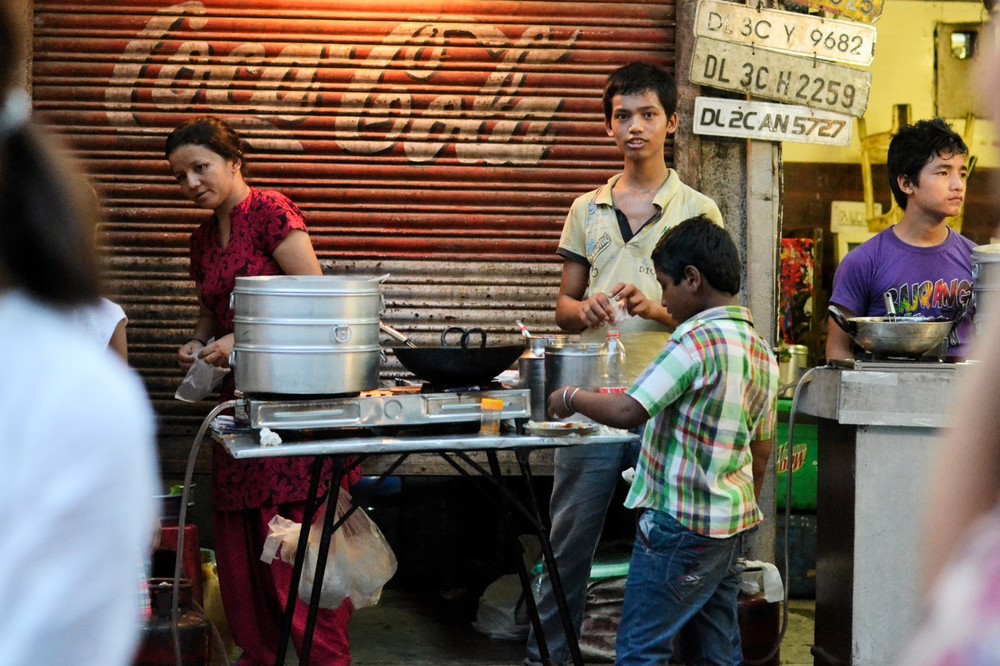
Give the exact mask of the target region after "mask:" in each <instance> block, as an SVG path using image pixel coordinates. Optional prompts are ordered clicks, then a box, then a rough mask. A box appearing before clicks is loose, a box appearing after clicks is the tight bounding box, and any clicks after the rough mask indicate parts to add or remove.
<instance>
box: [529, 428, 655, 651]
mask: <svg viewBox="0 0 1000 666" xmlns="http://www.w3.org/2000/svg"><path fill="white" fill-rule="evenodd" d="M638 454H639V444H638V443H634V444H591V445H584V446H571V447H565V448H559V449H556V452H555V471H554V479H553V482H552V498H551V500H550V502H549V513H550V515H551V518H552V528H551V530H550V531H549V539H550V540H551V542H552V550H553V553H554V555H555V559H556V568H557V570H558V571H559V580H560V581H561V582H562V586H563V592H564V593H565V594H566V603H567V606H568V607H569V611H570V617H571V618H572V620H573V627H574V628H575V630H576V634H577V635H578V636H579V634H580V626H581V625H582V624H583V609H584V605H585V604H586V601H587V583H588V581H589V580H590V567H591V565H592V564H593V561H594V552H595V551H596V550H597V544H598V542H599V541H600V539H601V532H602V531H603V530H604V518H605V516H606V515H607V513H608V505H609V504H610V503H611V498H612V497H613V495H614V491H615V487H616V486H617V485H618V483H620V482H621V481H622V478H621V472H622V470H625V469H628V468H629V467H631V466H633V465H634V464H635V461H636V459H637V457H638ZM535 601H536V602H537V604H538V614H539V616H540V618H541V621H542V632H543V634H544V635H545V644H546V646H547V647H548V649H549V659H550V660H551V663H553V664H563V663H565V662H566V659H567V658H568V656H569V654H568V652H569V648H568V645H567V643H566V634H565V633H564V632H563V626H562V622H561V620H560V619H559V607H558V606H557V605H556V600H555V595H554V594H553V593H552V586H551V584H550V583H549V577H548V573H547V572H546V571H543V572H542V576H541V579H540V581H539V584H538V586H537V587H536V589H535ZM541 663H542V661H541V658H540V656H539V654H538V645H537V643H536V639H535V630H534V627H532V629H531V633H530V634H529V635H528V657H527V659H525V661H524V664H525V666H537V665H538V664H541Z"/></svg>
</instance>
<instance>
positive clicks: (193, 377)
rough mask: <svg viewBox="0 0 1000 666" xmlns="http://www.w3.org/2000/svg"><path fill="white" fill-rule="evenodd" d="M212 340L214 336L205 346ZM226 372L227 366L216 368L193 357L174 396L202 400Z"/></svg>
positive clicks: (181, 398) (191, 400) (186, 399)
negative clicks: (192, 361)
mask: <svg viewBox="0 0 1000 666" xmlns="http://www.w3.org/2000/svg"><path fill="white" fill-rule="evenodd" d="M213 342H215V338H212V339H211V340H209V341H208V344H207V345H206V346H208V345H210V344H212V343H213ZM227 372H229V368H217V367H215V366H214V365H209V364H208V363H206V362H205V360H204V359H201V358H195V360H194V363H192V364H191V367H190V368H188V371H187V374H186V375H184V381H182V382H181V385H180V386H178V387H177V391H176V392H175V393H174V397H175V398H177V399H178V400H183V401H184V402H196V401H198V400H204V399H205V398H207V397H208V396H209V395H211V393H212V391H214V390H215V388H216V387H217V386H218V385H219V384H221V383H222V378H223V377H225V376H226V373H227Z"/></svg>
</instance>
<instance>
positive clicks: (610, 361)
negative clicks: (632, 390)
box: [598, 329, 628, 393]
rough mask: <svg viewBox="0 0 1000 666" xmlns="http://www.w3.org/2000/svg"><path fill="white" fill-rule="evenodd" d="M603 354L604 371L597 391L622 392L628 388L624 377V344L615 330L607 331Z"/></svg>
mask: <svg viewBox="0 0 1000 666" xmlns="http://www.w3.org/2000/svg"><path fill="white" fill-rule="evenodd" d="M603 356H604V372H603V373H602V377H601V385H600V387H599V388H598V392H600V393H624V392H625V391H626V390H627V389H628V381H627V380H626V379H625V345H624V344H622V339H621V334H620V333H619V332H618V331H617V330H614V329H612V330H610V331H608V336H607V338H606V339H605V341H604V350H603Z"/></svg>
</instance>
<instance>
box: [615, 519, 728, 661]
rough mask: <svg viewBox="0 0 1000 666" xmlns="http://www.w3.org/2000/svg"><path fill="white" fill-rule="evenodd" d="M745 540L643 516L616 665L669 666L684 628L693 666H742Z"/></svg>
mask: <svg viewBox="0 0 1000 666" xmlns="http://www.w3.org/2000/svg"><path fill="white" fill-rule="evenodd" d="M745 534H746V533H745V532H743V533H740V534H737V535H736V536H733V537H729V538H728V539H710V538H709V537H705V536H702V535H700V534H697V533H696V532H692V531H691V530H689V529H687V528H686V527H684V526H682V525H681V524H680V523H678V522H677V521H676V520H675V519H674V518H673V516H671V515H670V514H668V513H665V512H662V511H652V510H645V511H643V513H642V515H641V516H640V518H639V524H638V527H637V529H636V538H635V546H634V548H633V550H632V560H631V562H630V563H629V571H628V580H627V581H626V585H625V603H624V607H623V608H622V620H621V624H620V625H619V627H618V636H617V638H616V643H615V652H616V655H615V664H616V665H618V666H640V665H641V666H647V665H648V666H654V665H655V666H662V665H664V664H667V663H668V662H669V660H670V657H671V655H672V654H673V643H674V638H675V637H676V636H677V634H678V633H679V632H680V630H681V628H682V627H685V625H687V626H686V627H685V629H684V633H685V642H684V657H685V663H686V664H688V666H703V665H709V664H711V665H712V666H729V665H730V664H732V665H734V666H739V664H741V663H742V662H743V651H742V649H741V647H740V625H739V620H738V616H737V613H738V607H737V599H736V597H737V594H738V593H739V585H740V573H741V570H742V568H743V565H742V564H740V563H738V562H737V558H738V557H739V556H740V554H741V553H742V551H743V541H744V535H745ZM688 638H690V639H691V640H690V641H689V640H687V639H688Z"/></svg>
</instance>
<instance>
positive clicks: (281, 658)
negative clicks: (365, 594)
mask: <svg viewBox="0 0 1000 666" xmlns="http://www.w3.org/2000/svg"><path fill="white" fill-rule="evenodd" d="M322 471H323V457H322V456H317V457H316V458H315V459H314V460H313V463H312V469H311V471H310V473H309V494H308V495H307V496H306V501H305V513H304V515H303V516H302V529H301V530H300V531H299V545H298V550H296V551H295V564H294V565H292V583H291V585H290V588H291V589H289V590H288V600H287V601H285V615H284V617H283V618H282V622H281V634H280V635H279V638H278V653H277V657H276V658H275V662H274V666H285V653H286V652H287V651H288V639H289V638H290V637H291V635H292V619H293V618H294V617H295V602H296V600H297V599H298V589H299V580H301V578H302V566H303V565H304V563H305V559H306V548H308V547H309V528H308V526H309V525H312V521H313V516H315V515H316V509H317V508H318V502H317V498H316V496H317V495H318V494H319V478H320V476H321V475H322Z"/></svg>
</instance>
